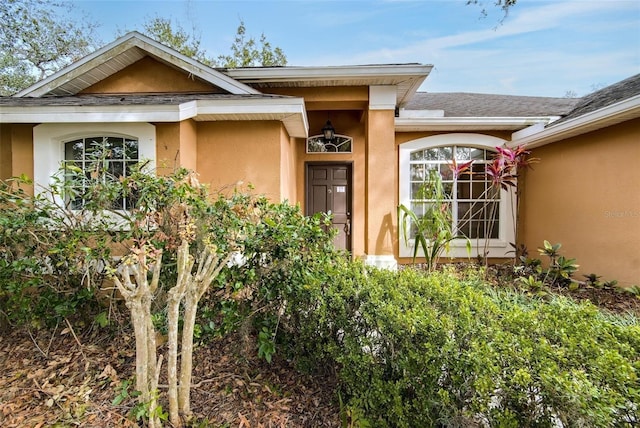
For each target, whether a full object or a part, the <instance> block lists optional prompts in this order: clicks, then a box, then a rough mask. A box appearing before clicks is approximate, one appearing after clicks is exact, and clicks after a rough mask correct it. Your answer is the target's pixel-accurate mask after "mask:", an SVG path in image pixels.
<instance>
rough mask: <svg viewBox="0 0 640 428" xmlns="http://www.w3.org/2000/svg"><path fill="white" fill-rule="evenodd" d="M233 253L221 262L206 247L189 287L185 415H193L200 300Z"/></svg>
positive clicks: (182, 390) (183, 359) (183, 360)
mask: <svg viewBox="0 0 640 428" xmlns="http://www.w3.org/2000/svg"><path fill="white" fill-rule="evenodd" d="M232 255H233V254H232V253H229V254H227V256H226V257H225V258H224V259H223V260H220V257H219V256H218V255H217V254H216V250H215V248H214V249H211V248H209V247H206V248H205V250H204V251H203V254H202V255H201V256H200V257H199V260H198V272H197V274H196V276H195V278H193V279H192V282H191V283H190V284H189V285H188V287H187V290H186V294H185V302H184V319H183V321H184V323H183V326H182V343H181V345H182V346H181V356H180V386H179V392H178V402H179V405H180V411H181V413H182V414H184V415H187V416H188V415H190V414H191V402H190V400H191V398H190V396H191V377H192V371H193V331H194V327H195V323H196V314H197V312H198V303H199V302H200V298H201V297H202V295H203V294H204V293H205V292H206V291H207V289H208V288H209V286H210V285H211V282H212V281H213V279H214V278H215V277H216V276H217V275H218V273H219V272H220V270H221V269H222V268H223V267H224V265H226V264H227V263H228V262H229V260H231V257H232Z"/></svg>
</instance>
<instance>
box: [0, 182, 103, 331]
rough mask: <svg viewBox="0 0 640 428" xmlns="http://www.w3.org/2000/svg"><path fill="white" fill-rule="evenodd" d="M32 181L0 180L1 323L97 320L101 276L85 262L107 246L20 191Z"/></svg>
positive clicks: (43, 202) (44, 201) (35, 324)
mask: <svg viewBox="0 0 640 428" xmlns="http://www.w3.org/2000/svg"><path fill="white" fill-rule="evenodd" d="M28 183H29V182H28V180H26V179H25V178H21V179H13V180H10V181H6V182H0V322H9V323H10V324H13V325H30V326H32V327H40V326H52V325H56V324H57V323H60V322H61V321H62V320H63V319H65V318H72V319H82V318H84V319H89V320H92V319H93V316H94V315H95V314H96V313H97V312H98V311H99V305H98V303H97V299H96V297H95V293H94V292H95V290H96V287H97V286H98V285H99V281H100V280H101V274H100V273H99V272H96V271H92V272H88V271H87V270H86V269H83V268H82V265H83V264H84V263H85V261H86V260H99V259H100V257H101V252H105V254H106V253H107V252H108V249H107V248H106V246H105V245H104V241H103V240H101V239H96V237H95V236H94V235H93V234H91V235H90V234H87V231H86V230H83V228H82V227H76V225H72V224H70V223H68V222H67V223H64V222H59V223H58V222H57V221H58V219H56V216H57V215H59V213H58V211H57V208H56V207H55V206H54V205H53V204H51V203H50V202H49V201H48V200H47V199H45V198H40V197H37V196H36V197H33V196H31V195H29V194H27V193H25V192H24V191H23V190H22V189H21V185H23V184H28ZM52 224H59V225H60V226H62V227H51V225H52ZM90 242H91V243H90ZM90 247H91V248H90Z"/></svg>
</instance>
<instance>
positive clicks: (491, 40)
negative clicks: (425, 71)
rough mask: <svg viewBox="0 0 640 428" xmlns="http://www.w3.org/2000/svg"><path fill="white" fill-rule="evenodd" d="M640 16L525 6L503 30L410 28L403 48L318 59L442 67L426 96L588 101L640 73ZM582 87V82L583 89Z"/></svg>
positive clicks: (586, 7)
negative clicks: (434, 32)
mask: <svg viewBox="0 0 640 428" xmlns="http://www.w3.org/2000/svg"><path fill="white" fill-rule="evenodd" d="M639 13H640V6H639V5H638V4H637V3H636V2H634V1H606V2H596V1H579V2H576V1H554V2H545V3H542V4H541V3H540V2H535V3H532V2H526V1H523V0H521V1H520V2H518V5H517V7H516V8H515V9H514V10H513V11H512V12H511V13H510V15H509V16H508V18H507V19H506V20H505V21H504V23H503V25H501V26H499V27H497V28H495V29H494V28H483V29H473V28H472V26H468V27H471V29H470V30H462V31H459V32H456V33H454V34H442V33H440V34H441V35H440V36H436V37H427V36H425V35H424V34H422V35H419V34H420V33H419V32H416V31H412V29H410V28H407V29H406V31H405V32H404V33H403V35H408V34H411V35H413V36H414V37H413V38H412V39H410V40H406V41H405V42H404V43H403V45H402V46H399V47H393V46H392V47H389V45H387V46H384V47H381V48H378V49H371V50H363V51H360V52H356V53H353V52H347V53H345V54H344V55H342V54H341V53H340V52H337V53H334V54H333V55H328V56H326V57H324V58H321V57H317V58H316V59H318V60H319V61H321V62H318V64H334V65H338V64H372V63H405V62H422V63H427V64H434V65H435V69H434V71H433V72H432V75H431V76H430V77H429V78H428V79H427V82H426V83H425V85H424V88H423V89H425V88H426V89H428V90H434V89H433V88H437V89H435V90H436V91H448V92H454V91H469V92H494V93H496V92H497V93H512V94H530V95H548V96H563V95H564V93H565V92H566V91H568V90H573V91H576V92H577V93H578V94H580V95H584V94H586V93H588V92H590V90H591V86H592V85H596V84H601V83H606V84H611V83H614V82H615V81H618V80H621V79H623V78H625V77H628V76H630V75H632V74H635V73H637V72H638V71H640V70H639V64H640V53H639V51H640V50H639V49H638V44H639V43H640V40H638V38H637V37H636V38H635V40H634V38H633V35H634V34H635V35H636V36H637V35H638V26H639V22H638V14H639ZM425 26H428V24H425ZM440 31H442V30H440ZM603 80H605V81H604V82H603ZM576 82H582V83H580V87H576ZM586 82H589V83H588V84H587V83H586Z"/></svg>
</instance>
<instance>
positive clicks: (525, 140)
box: [509, 95, 640, 149]
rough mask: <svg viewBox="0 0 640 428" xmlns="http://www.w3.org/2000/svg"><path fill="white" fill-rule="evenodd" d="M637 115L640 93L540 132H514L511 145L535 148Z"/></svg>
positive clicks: (639, 109)
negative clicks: (519, 133)
mask: <svg viewBox="0 0 640 428" xmlns="http://www.w3.org/2000/svg"><path fill="white" fill-rule="evenodd" d="M637 117H640V95H636V96H635V97H631V98H628V99H626V100H623V101H620V102H618V103H615V104H612V105H610V106H607V107H604V108H601V109H599V110H596V111H593V112H590V113H586V114H584V115H582V116H579V117H576V118H574V119H571V120H567V121H566V122H562V123H559V124H558V125H553V124H551V126H549V127H548V128H544V129H543V130H540V131H539V132H534V133H524V134H521V135H518V134H517V133H514V135H513V138H512V141H511V142H510V143H509V146H512V147H513V146H524V147H526V148H529V149H534V148H536V147H540V146H544V145H546V144H549V143H554V142H556V141H560V140H564V139H566V138H571V137H575V136H578V135H581V134H584V133H587V132H591V131H595V130H597V129H601V128H604V127H606V126H610V125H614V124H616V123H620V122H623V121H625V120H630V119H634V118H637Z"/></svg>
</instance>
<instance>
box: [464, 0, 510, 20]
mask: <svg viewBox="0 0 640 428" xmlns="http://www.w3.org/2000/svg"><path fill="white" fill-rule="evenodd" d="M517 2H518V0H493V5H494V6H495V7H499V8H500V9H502V11H503V12H504V16H505V17H506V16H507V15H508V14H509V10H511V8H512V7H513V6H515V5H516V3H517ZM467 4H468V5H470V4H473V5H478V6H480V8H481V10H482V15H484V16H486V15H487V14H488V12H487V8H486V6H485V2H484V0H467Z"/></svg>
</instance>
